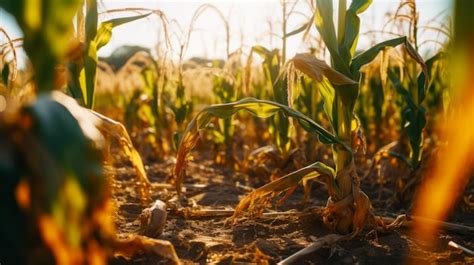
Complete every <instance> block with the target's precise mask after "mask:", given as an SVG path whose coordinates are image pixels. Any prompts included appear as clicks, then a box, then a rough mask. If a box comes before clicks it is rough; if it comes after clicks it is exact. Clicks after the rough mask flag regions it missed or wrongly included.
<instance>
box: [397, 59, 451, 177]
mask: <svg viewBox="0 0 474 265" xmlns="http://www.w3.org/2000/svg"><path fill="white" fill-rule="evenodd" d="M441 55H442V53H438V54H437V55H435V56H433V57H431V58H430V59H428V60H427V61H426V69H427V72H426V73H429V72H431V68H432V66H433V64H434V63H435V62H436V61H437V60H439V58H440V56H441ZM388 77H389V79H390V80H391V82H392V83H393V85H394V87H395V90H396V91H397V93H398V94H399V95H400V96H401V97H403V99H404V102H405V104H406V106H405V107H404V108H403V109H402V124H403V129H404V131H405V133H406V135H407V136H408V140H409V143H408V145H409V147H410V154H409V156H408V158H405V157H404V156H403V155H401V154H396V155H398V157H403V160H404V161H407V162H408V165H409V166H410V168H412V169H413V170H416V169H418V167H419V166H420V163H421V158H422V154H423V138H424V137H423V130H424V128H425V126H426V109H425V107H423V105H422V103H423V101H424V100H425V98H426V94H427V93H426V92H427V85H428V78H427V77H426V74H425V72H421V73H420V74H419V75H418V77H417V80H416V81H415V82H408V84H407V85H404V84H403V82H402V81H401V80H400V79H399V78H398V76H397V74H396V73H395V71H394V70H393V69H390V68H389V69H388ZM392 155H393V154H392Z"/></svg>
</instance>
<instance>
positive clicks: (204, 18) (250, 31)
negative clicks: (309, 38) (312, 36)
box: [0, 0, 451, 58]
mask: <svg viewBox="0 0 474 265" xmlns="http://www.w3.org/2000/svg"><path fill="white" fill-rule="evenodd" d="M101 2H102V4H101V5H100V9H101V11H104V10H110V9H119V8H130V7H143V8H150V9H159V10H161V11H163V12H164V13H165V14H166V17H167V19H168V21H169V22H171V21H173V22H171V23H170V24H169V26H168V31H169V32H170V35H171V40H172V43H173V44H174V45H173V47H178V46H179V45H176V44H177V43H179V39H180V38H181V39H182V37H180V35H182V34H180V30H179V27H181V28H182V30H183V31H185V32H186V31H187V29H188V27H189V24H190V21H191V18H192V16H193V14H194V12H195V10H196V9H197V8H198V7H199V6H200V5H202V4H203V3H211V4H212V5H214V6H216V7H217V8H218V9H219V10H221V12H222V13H223V14H224V16H225V18H226V19H227V20H228V21H229V25H230V36H231V40H230V51H231V52H232V51H235V50H236V49H238V48H240V47H243V49H244V50H249V49H250V47H251V46H253V45H255V44H257V43H258V44H261V45H264V46H266V47H281V41H280V39H279V36H275V35H272V34H269V32H270V28H273V30H272V31H273V32H276V34H278V32H281V30H280V28H281V24H279V23H278V21H281V7H280V1H279V0H253V1H251V0H240V1H237V0H235V1H230V0H207V1H202V0H174V1H171V0H102V1H101ZM306 2H307V0H300V4H299V5H298V6H297V8H296V10H297V11H301V13H305V14H308V13H309V12H308V7H307V5H306ZM334 3H335V5H336V4H337V1H334ZM398 3H399V1H398V0H374V1H373V4H372V6H371V7H370V8H369V9H368V10H367V11H366V12H364V13H363V14H362V15H361V21H362V22H361V23H362V28H361V32H368V31H371V30H380V29H381V27H382V26H383V25H384V23H385V21H386V14H387V12H392V13H393V12H394V11H395V10H396V8H397V5H398ZM416 3H417V6H418V12H419V15H420V21H419V24H420V25H425V24H427V23H428V21H430V20H432V19H438V20H440V18H441V17H445V16H446V15H449V12H450V7H451V0H417V1H416ZM128 14H129V15H133V13H128ZM128 14H127V13H125V14H123V13H122V14H119V15H120V16H124V15H128ZM116 15H117V14H115V15H112V14H104V15H101V16H100V20H107V19H111V18H113V17H114V16H116ZM305 20H306V18H305V17H304V16H303V15H301V14H299V13H295V14H294V15H293V16H291V17H290V19H289V22H288V31H291V30H292V29H296V28H298V26H300V25H301V24H302V23H304V22H305ZM440 21H441V23H447V21H443V20H440ZM175 22H177V23H175ZM177 24H179V25H180V26H179V27H178V26H177ZM0 25H1V26H2V27H3V28H5V29H6V30H7V32H9V34H10V35H11V37H12V38H16V37H21V35H22V34H21V31H20V30H19V29H18V27H17V26H16V24H15V22H14V19H13V18H12V17H11V16H10V15H8V14H7V13H6V12H5V11H3V10H1V9H0ZM430 25H434V24H433V23H430ZM194 27H195V30H194V31H193V34H192V35H191V38H190V44H189V48H188V50H187V52H186V54H185V57H186V58H190V57H194V56H199V57H208V58H225V55H226V51H225V50H226V40H225V30H224V25H223V23H222V20H221V19H220V17H219V16H218V15H217V13H216V12H212V11H207V12H205V13H203V15H201V16H200V17H199V18H198V19H197V21H196V23H195V26H194ZM313 30H314V29H313ZM420 35H421V39H435V38H437V37H438V35H437V33H435V32H434V31H429V30H428V31H426V32H423V31H422V32H420ZM388 37H390V36H388ZM0 41H2V42H3V41H4V38H1V37H0ZM163 41H164V39H163V30H162V27H161V22H160V20H159V19H158V18H157V17H156V16H155V17H152V16H150V17H149V18H146V19H143V20H140V21H136V22H132V23H129V24H126V25H123V26H120V27H117V28H116V29H114V31H113V37H112V40H111V41H110V43H109V44H107V45H106V46H105V47H103V48H102V49H101V50H100V51H99V55H100V56H108V55H109V54H110V53H111V52H113V51H114V50H115V49H116V48H117V47H119V46H122V45H140V46H144V47H148V48H151V49H154V47H155V46H156V44H157V43H159V42H161V43H163ZM368 42H369V40H368V37H366V36H364V35H362V37H361V39H360V41H359V46H360V47H364V46H367V45H368ZM287 47H288V49H287V54H288V57H291V56H292V55H294V54H295V53H297V52H301V51H302V50H304V49H305V46H304V45H303V44H302V39H301V34H300V35H296V36H293V37H291V38H289V39H288V44H287ZM430 48H435V47H434V46H433V45H426V46H425V47H424V49H425V50H429V49H430ZM174 54H175V55H176V54H177V50H175V51H174Z"/></svg>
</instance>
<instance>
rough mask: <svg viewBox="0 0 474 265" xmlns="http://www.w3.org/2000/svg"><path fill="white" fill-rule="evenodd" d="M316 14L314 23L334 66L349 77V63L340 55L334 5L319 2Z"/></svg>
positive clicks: (324, 1) (322, 1) (325, 1)
mask: <svg viewBox="0 0 474 265" xmlns="http://www.w3.org/2000/svg"><path fill="white" fill-rule="evenodd" d="M316 5H317V6H316V13H315V15H314V22H315V25H316V28H317V30H318V32H319V34H320V35H321V37H322V38H323V41H324V43H325V44H326V47H327V48H328V50H329V53H330V54H331V61H332V66H333V67H334V69H336V70H337V71H339V72H341V73H343V74H344V75H347V76H349V75H350V72H349V68H348V65H349V62H348V61H344V59H343V58H342V57H341V55H340V54H339V48H338V45H337V38H336V30H335V28H334V22H333V19H334V18H333V5H332V1H328V0H317V1H316Z"/></svg>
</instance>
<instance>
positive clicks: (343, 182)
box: [175, 0, 426, 235]
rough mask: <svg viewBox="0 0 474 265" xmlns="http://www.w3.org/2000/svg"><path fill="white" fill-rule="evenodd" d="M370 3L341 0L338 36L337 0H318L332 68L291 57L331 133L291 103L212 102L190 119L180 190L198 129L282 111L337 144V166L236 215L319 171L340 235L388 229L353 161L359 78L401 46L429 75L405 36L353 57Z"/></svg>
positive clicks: (285, 182) (248, 202)
mask: <svg viewBox="0 0 474 265" xmlns="http://www.w3.org/2000/svg"><path fill="white" fill-rule="evenodd" d="M370 3H371V1H369V0H359V1H352V3H351V5H350V6H349V8H347V5H346V1H345V0H341V1H339V16H338V33H337V35H336V30H335V26H334V23H333V11H334V10H333V6H332V1H330V0H317V1H316V4H317V9H316V13H315V16H314V22H315V25H316V28H317V29H318V31H319V33H320V34H321V37H322V39H323V40H324V43H325V44H326V47H327V49H328V50H329V53H330V55H331V65H332V67H330V66H329V65H327V64H326V63H325V62H324V61H322V60H319V59H317V58H316V57H314V56H313V55H311V54H298V55H296V56H295V57H294V58H293V59H292V60H291V64H292V65H293V67H294V68H296V69H298V70H299V71H301V72H303V73H305V74H306V75H308V76H309V77H311V78H312V79H313V80H314V81H315V82H316V83H317V86H318V89H319V91H320V93H321V97H322V100H323V102H324V110H325V113H326V115H327V117H328V120H329V122H330V124H331V129H332V132H330V131H328V130H326V129H324V128H323V127H322V126H321V125H319V124H317V123H316V122H314V121H313V120H311V119H310V118H308V117H306V116H305V115H303V114H301V113H299V112H297V111H295V110H293V109H291V108H290V107H288V106H285V105H282V104H279V103H276V102H272V101H263V100H256V99H244V100H241V101H237V102H235V103H229V104H222V105H214V106H210V107H208V108H205V109H204V110H202V111H201V112H200V113H198V114H197V116H196V117H195V118H194V119H193V120H192V121H191V122H190V124H189V125H188V128H187V130H186V133H185V135H184V136H183V139H182V141H181V145H180V148H179V150H178V157H177V163H176V166H175V176H176V188H177V190H178V192H180V189H181V183H182V179H183V177H184V172H183V170H184V166H185V164H186V155H187V154H188V153H189V151H190V150H191V149H192V148H193V147H194V145H195V144H196V141H197V140H198V138H199V130H201V129H202V128H203V127H205V126H206V125H207V124H208V123H209V121H210V119H211V118H212V117H213V116H214V117H219V118H225V117H227V116H230V115H233V114H234V113H236V112H237V111H239V110H242V109H243V110H247V111H248V112H250V113H252V114H254V115H257V116H261V117H268V116H270V115H274V114H276V113H278V112H281V113H284V114H285V115H287V116H289V117H292V118H294V119H295V120H297V121H298V122H299V123H300V125H302V127H303V128H304V129H305V130H307V131H308V132H311V133H315V134H317V135H318V137H319V140H320V141H321V142H323V143H326V144H331V145H332V150H333V160H334V164H335V168H331V167H329V166H327V165H325V164H323V163H321V162H316V163H314V164H312V165H310V166H307V167H305V168H303V169H300V170H298V171H295V172H293V173H290V174H288V175H286V176H284V177H282V178H280V179H278V180H276V181H274V182H271V183H269V184H267V185H265V186H263V187H261V188H259V189H257V190H255V191H253V192H252V193H251V194H249V195H248V196H247V197H245V198H244V199H242V200H241V202H240V203H239V205H238V206H237V207H236V210H235V213H234V218H235V217H237V216H239V215H240V214H241V213H242V211H244V210H245V209H249V210H250V211H251V212H257V213H259V212H261V210H262V209H263V207H264V206H265V204H266V203H268V202H269V198H270V197H272V196H275V195H276V194H279V193H281V192H283V191H285V190H288V189H289V188H291V187H293V186H294V185H296V184H298V183H299V182H300V181H301V180H302V179H303V178H305V177H307V178H308V177H311V178H314V177H315V176H317V175H320V176H321V177H322V178H323V179H325V180H326V185H327V186H328V192H329V196H330V197H329V199H328V203H327V205H326V210H325V211H324V212H323V213H322V215H323V220H324V223H325V224H326V225H328V226H329V227H330V228H331V229H333V230H336V231H338V232H340V233H349V232H352V235H355V234H357V233H358V232H359V231H360V230H361V229H362V228H363V227H364V226H365V225H366V224H367V223H372V224H374V225H381V226H383V227H385V225H384V224H383V223H380V222H378V221H376V220H375V219H374V218H373V213H372V209H371V204H370V200H369V198H368V197H367V195H365V193H364V192H362V191H361V190H360V188H359V178H358V176H357V172H356V166H355V163H354V159H353V157H354V152H355V151H357V149H359V148H360V147H361V145H362V143H361V139H360V137H358V133H357V130H358V128H357V127H358V126H357V125H358V122H357V121H356V120H355V118H354V107H355V104H356V101H357V97H358V94H359V83H358V81H356V80H359V79H360V68H361V67H362V66H363V65H365V64H367V63H369V62H371V61H372V60H373V59H374V58H375V57H376V56H377V54H378V53H379V52H380V51H381V50H384V49H385V48H387V47H394V46H398V45H400V44H403V45H404V46H405V49H406V50H407V52H408V53H409V55H410V56H412V57H413V58H414V59H415V60H416V61H417V62H418V63H419V64H420V65H422V66H423V69H424V71H425V74H426V66H425V64H424V62H423V60H422V59H421V57H420V56H419V55H418V54H417V53H416V51H415V50H414V48H413V47H412V46H411V45H410V44H409V43H408V41H407V38H406V37H400V38H396V39H392V40H388V41H384V42H381V43H379V44H377V45H375V46H373V47H372V48H370V49H368V50H366V51H365V52H362V53H360V54H359V55H357V56H355V57H354V54H355V50H356V46H357V39H358V34H359V27H360V19H359V17H358V14H360V13H361V12H363V11H365V10H366V9H367V8H368V7H369V5H370ZM234 220H235V219H234ZM393 225H394V226H396V225H395V224H393Z"/></svg>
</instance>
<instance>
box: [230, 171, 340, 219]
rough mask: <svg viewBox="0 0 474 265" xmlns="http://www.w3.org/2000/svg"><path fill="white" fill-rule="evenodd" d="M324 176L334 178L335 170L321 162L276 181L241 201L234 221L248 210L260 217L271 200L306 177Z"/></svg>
mask: <svg viewBox="0 0 474 265" xmlns="http://www.w3.org/2000/svg"><path fill="white" fill-rule="evenodd" d="M318 175H322V176H324V177H326V178H334V176H335V172H334V169H332V168H331V167H329V166H327V165H325V164H324V163H321V162H316V163H314V164H311V165H309V166H307V167H304V168H302V169H299V170H297V171H294V172H292V173H290V174H288V175H286V176H283V177H281V178H279V179H277V180H275V181H272V182H270V183H268V184H266V185H264V186H262V187H260V188H258V189H256V190H254V191H253V192H251V193H250V194H249V195H247V196H245V197H244V198H243V199H242V200H240V202H239V204H238V205H237V207H235V211H234V215H233V216H232V220H234V221H235V220H236V218H237V217H239V216H240V215H241V214H242V212H243V211H245V210H248V211H249V212H250V214H251V215H255V214H257V215H259V214H261V212H262V211H263V209H264V207H265V206H266V204H267V203H268V202H269V200H270V199H271V198H272V197H274V196H276V195H278V194H279V193H281V192H283V191H285V190H288V189H289V188H291V187H293V186H295V185H297V184H298V183H299V182H300V181H301V180H302V179H303V178H304V177H308V176H311V177H312V178H314V177H316V176H318Z"/></svg>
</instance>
